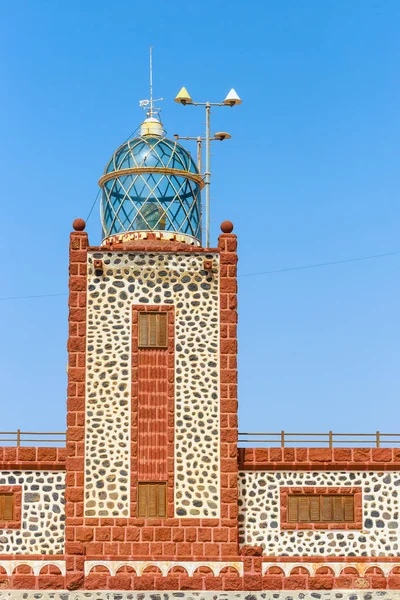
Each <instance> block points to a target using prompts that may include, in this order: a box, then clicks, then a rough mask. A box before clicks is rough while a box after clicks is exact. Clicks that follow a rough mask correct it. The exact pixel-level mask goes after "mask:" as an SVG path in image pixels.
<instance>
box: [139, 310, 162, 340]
mask: <svg viewBox="0 0 400 600" xmlns="http://www.w3.org/2000/svg"><path fill="white" fill-rule="evenodd" d="M160 317H162V318H163V319H164V320H165V325H164V326H165V329H164V331H165V341H164V343H157V340H156V343H155V344H151V343H150V342H151V340H150V332H149V331H148V332H147V339H148V343H145V341H144V340H143V336H142V331H143V330H142V323H141V320H142V318H143V319H145V320H147V321H148V323H147V328H148V329H150V323H151V320H152V319H154V320H155V321H156V322H157V319H159V318H160ZM157 337H158V334H157V333H156V338H157ZM138 349H139V350H167V349H168V312H166V311H143V310H142V311H138Z"/></svg>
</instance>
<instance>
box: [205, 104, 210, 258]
mask: <svg viewBox="0 0 400 600" xmlns="http://www.w3.org/2000/svg"><path fill="white" fill-rule="evenodd" d="M210 108H211V104H210V102H206V170H205V173H204V176H205V177H204V183H205V188H206V248H209V247H210V183H211V182H210V175H211V173H210V137H211V135H210Z"/></svg>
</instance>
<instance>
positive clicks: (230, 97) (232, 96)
mask: <svg viewBox="0 0 400 600" xmlns="http://www.w3.org/2000/svg"><path fill="white" fill-rule="evenodd" d="M182 89H185V88H182ZM181 91H182V90H181ZM224 104H225V106H237V105H238V104H242V101H241V99H240V98H239V96H238V95H237V93H236V92H235V90H234V89H233V88H232V89H231V90H230V91H229V92H228V93H227V95H226V98H225V100H224Z"/></svg>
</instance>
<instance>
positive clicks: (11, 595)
mask: <svg viewBox="0 0 400 600" xmlns="http://www.w3.org/2000/svg"><path fill="white" fill-rule="evenodd" d="M0 599H1V600H378V599H379V600H400V591H394V590H345V591H337V590H334V591H331V590H329V591H320V592H316V591H305V590H302V591H296V590H294V591H293V590H290V591H283V592H282V591H278V592H276V591H274V592H215V591H214V592H192V591H186V592H172V591H169V592H168V591H167V592H165V591H163V592H155V591H149V592H144V591H140V592H124V591H101V592H100V591H94V592H90V591H87V590H86V591H78V592H66V591H50V592H48V591H40V592H38V591H35V592H33V593H32V592H26V591H19V590H12V591H7V590H2V591H1V592H0Z"/></svg>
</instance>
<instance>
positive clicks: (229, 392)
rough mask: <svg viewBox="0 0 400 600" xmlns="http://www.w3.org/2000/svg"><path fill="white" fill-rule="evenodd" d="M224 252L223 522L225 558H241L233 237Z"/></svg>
mask: <svg viewBox="0 0 400 600" xmlns="http://www.w3.org/2000/svg"><path fill="white" fill-rule="evenodd" d="M218 249H219V252H220V327H221V333H220V361H221V363H220V364H221V371H220V373H221V375H220V377H221V407H220V410H221V412H220V415H221V431H220V435H221V444H220V448H221V519H222V525H226V526H228V527H229V532H230V533H229V543H227V544H225V545H224V547H223V548H222V549H221V550H222V555H223V556H224V558H226V557H228V556H229V555H235V554H236V555H237V554H238V524H237V519H238V490H237V479H238V463H237V440H238V416H237V411H238V395H237V260H238V258H237V253H236V249H237V240H236V235H234V234H232V233H223V234H222V235H220V236H219V239H218Z"/></svg>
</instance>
